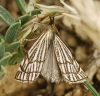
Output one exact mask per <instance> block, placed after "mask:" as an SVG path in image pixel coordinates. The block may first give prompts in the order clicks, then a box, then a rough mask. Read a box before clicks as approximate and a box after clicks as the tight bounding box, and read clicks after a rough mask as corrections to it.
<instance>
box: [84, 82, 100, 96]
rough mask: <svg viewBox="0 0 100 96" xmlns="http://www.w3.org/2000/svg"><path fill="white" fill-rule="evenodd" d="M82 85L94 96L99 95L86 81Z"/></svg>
mask: <svg viewBox="0 0 100 96" xmlns="http://www.w3.org/2000/svg"><path fill="white" fill-rule="evenodd" d="M84 85H85V86H86V87H87V88H88V89H89V90H90V91H91V92H92V93H93V95H94V96H100V95H99V93H98V92H97V91H96V90H95V88H94V87H93V86H92V85H91V84H90V83H89V82H88V81H85V82H84Z"/></svg>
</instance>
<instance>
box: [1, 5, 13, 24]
mask: <svg viewBox="0 0 100 96" xmlns="http://www.w3.org/2000/svg"><path fill="white" fill-rule="evenodd" d="M0 19H2V20H3V21H4V22H5V23H7V24H8V25H11V24H13V23H14V22H15V20H14V18H13V17H12V16H11V15H10V13H9V12H8V11H7V10H6V9H5V8H3V7H2V6H0Z"/></svg>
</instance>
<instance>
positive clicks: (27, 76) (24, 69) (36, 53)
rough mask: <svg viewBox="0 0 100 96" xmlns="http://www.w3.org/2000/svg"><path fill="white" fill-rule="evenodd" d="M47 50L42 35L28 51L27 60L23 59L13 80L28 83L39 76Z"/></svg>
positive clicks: (45, 41) (43, 34)
mask: <svg viewBox="0 0 100 96" xmlns="http://www.w3.org/2000/svg"><path fill="white" fill-rule="evenodd" d="M47 48H48V40H46V34H45V33H42V34H41V36H40V37H39V38H38V39H37V41H36V42H35V43H34V44H33V46H32V47H31V48H30V50H29V51H28V58H25V59H24V60H23V61H22V62H21V65H20V67H19V69H18V72H17V73H16V76H15V79H16V80H19V81H21V82H29V83H31V82H32V81H34V80H35V79H36V78H37V77H38V76H39V74H40V71H41V69H42V65H43V63H44V60H45V54H46V50H47Z"/></svg>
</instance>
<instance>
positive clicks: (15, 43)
mask: <svg viewBox="0 0 100 96" xmlns="http://www.w3.org/2000/svg"><path fill="white" fill-rule="evenodd" d="M15 2H16V4H17V5H18V7H19V8H20V9H21V11H22V12H23V13H24V15H22V16H20V17H19V18H17V19H16V20H14V18H13V17H12V16H11V15H10V13H9V12H8V11H7V10H6V9H5V8H3V7H2V6H0V19H1V20H3V21H4V22H5V23H7V24H8V25H9V28H8V30H7V32H6V34H5V36H3V35H1V34H0V79H2V78H3V77H4V76H5V73H6V71H5V66H6V64H9V65H15V64H17V63H19V62H21V61H22V59H23V58H24V53H23V48H22V42H21V38H22V37H23V35H24V34H22V35H20V29H21V26H22V25H24V24H25V23H27V22H28V21H29V20H30V19H31V17H32V16H33V15H36V14H41V10H40V9H36V10H32V11H28V13H26V6H25V1H24V0H15ZM19 37H20V38H19Z"/></svg>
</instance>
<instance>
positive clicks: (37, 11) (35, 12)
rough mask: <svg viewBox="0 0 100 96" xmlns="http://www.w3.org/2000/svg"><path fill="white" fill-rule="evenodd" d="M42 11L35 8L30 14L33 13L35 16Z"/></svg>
mask: <svg viewBox="0 0 100 96" xmlns="http://www.w3.org/2000/svg"><path fill="white" fill-rule="evenodd" d="M41 11H42V10H41V9H35V10H33V11H31V12H29V14H31V16H34V15H36V14H41Z"/></svg>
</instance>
